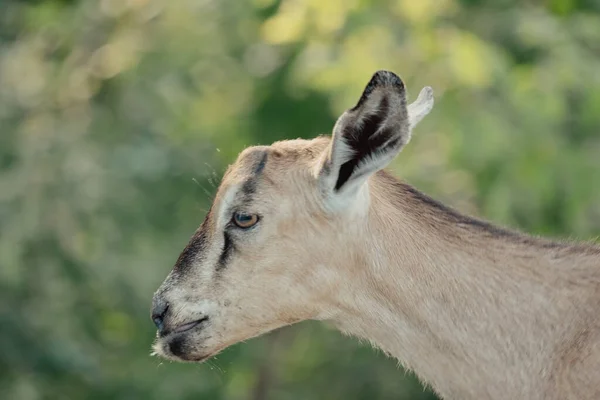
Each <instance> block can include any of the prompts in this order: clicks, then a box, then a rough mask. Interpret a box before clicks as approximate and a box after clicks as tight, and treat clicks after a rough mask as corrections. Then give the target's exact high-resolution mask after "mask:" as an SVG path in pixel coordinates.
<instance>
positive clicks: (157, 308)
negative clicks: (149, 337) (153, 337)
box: [152, 298, 169, 332]
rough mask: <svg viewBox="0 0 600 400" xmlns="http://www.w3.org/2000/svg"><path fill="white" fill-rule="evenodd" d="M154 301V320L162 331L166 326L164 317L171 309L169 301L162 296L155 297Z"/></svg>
mask: <svg viewBox="0 0 600 400" xmlns="http://www.w3.org/2000/svg"><path fill="white" fill-rule="evenodd" d="M153 303H154V304H153V305H152V321H154V325H156V328H157V329H158V331H159V332H162V331H163V329H164V327H165V325H164V319H165V315H166V314H167V311H168V310H169V303H167V302H166V301H165V300H164V299H162V298H158V299H157V298H154V301H153Z"/></svg>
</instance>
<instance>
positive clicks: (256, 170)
mask: <svg viewBox="0 0 600 400" xmlns="http://www.w3.org/2000/svg"><path fill="white" fill-rule="evenodd" d="M268 156H269V153H267V152H266V151H265V152H264V153H263V156H262V158H261V159H260V161H259V162H258V165H257V166H256V168H254V174H256V175H259V174H260V173H261V172H262V171H263V169H265V165H266V164H267V158H268Z"/></svg>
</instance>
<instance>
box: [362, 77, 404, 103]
mask: <svg viewBox="0 0 600 400" xmlns="http://www.w3.org/2000/svg"><path fill="white" fill-rule="evenodd" d="M386 86H387V87H393V88H395V89H396V90H404V82H402V79H400V77H399V76H398V75H396V74H395V73H393V72H391V71H385V70H380V71H377V72H375V73H374V74H373V76H372V77H371V80H370V81H369V83H367V86H366V87H365V90H364V91H363V94H362V96H360V99H359V100H358V103H357V104H356V106H354V108H352V110H355V109H357V108H358V107H360V106H361V105H362V103H363V102H364V101H365V100H366V99H367V98H368V97H369V95H370V94H371V92H373V90H375V89H376V88H378V87H386Z"/></svg>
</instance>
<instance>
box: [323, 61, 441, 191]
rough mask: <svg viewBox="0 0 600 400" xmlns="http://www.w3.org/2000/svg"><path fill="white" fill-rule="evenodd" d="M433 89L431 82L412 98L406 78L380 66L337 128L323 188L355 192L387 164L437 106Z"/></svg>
mask: <svg viewBox="0 0 600 400" xmlns="http://www.w3.org/2000/svg"><path fill="white" fill-rule="evenodd" d="M432 107H433V90H432V89H431V88H430V87H425V88H423V89H422V90H421V93H419V96H418V98H417V100H416V101H415V102H414V103H412V104H410V105H408V106H407V104H406V89H405V87H404V83H403V82H402V80H401V79H400V78H399V77H398V76H397V75H396V74H394V73H392V72H389V71H378V72H376V73H375V74H374V75H373V77H372V78H371V80H370V81H369V83H368V84H367V86H366V88H365V90H364V92H363V94H362V96H361V97H360V99H359V100H358V103H357V104H356V106H354V107H353V108H351V109H349V110H347V111H345V112H344V113H343V114H342V115H341V116H340V117H339V119H338V120H337V122H336V124H335V126H334V128H333V139H332V141H331V145H330V146H329V148H328V149H327V154H325V155H324V158H323V161H322V164H321V165H320V171H319V180H320V184H321V186H322V189H323V190H324V191H326V192H328V191H330V192H333V193H332V195H334V196H346V195H351V194H352V193H355V192H356V191H357V189H358V188H359V187H360V186H361V185H362V184H364V183H365V182H366V181H367V179H368V178H369V176H370V175H372V174H374V173H375V172H377V171H378V170H380V169H383V168H384V167H386V166H387V164H389V163H390V161H392V160H393V159H394V157H396V155H397V154H398V153H399V152H400V150H401V149H402V148H403V147H404V146H405V145H406V144H407V143H408V141H409V140H410V136H411V130H412V128H414V126H415V125H416V124H417V123H418V122H419V121H421V119H423V117H425V115H427V114H428V113H429V111H431V108H432Z"/></svg>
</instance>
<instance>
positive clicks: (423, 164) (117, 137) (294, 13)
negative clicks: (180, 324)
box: [0, 0, 600, 400]
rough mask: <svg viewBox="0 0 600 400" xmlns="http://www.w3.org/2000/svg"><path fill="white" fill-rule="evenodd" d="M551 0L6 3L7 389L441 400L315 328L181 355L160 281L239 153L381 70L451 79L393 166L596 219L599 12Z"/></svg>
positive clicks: (2, 112) (535, 216) (305, 127)
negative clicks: (160, 320)
mask: <svg viewBox="0 0 600 400" xmlns="http://www.w3.org/2000/svg"><path fill="white" fill-rule="evenodd" d="M544 4H545V6H541V5H538V6H535V5H533V4H532V3H531V2H529V3H528V4H523V3H522V2H517V1H510V0H505V1H491V0H487V1H486V0H468V1H467V0H421V1H409V0H406V1H391V0H389V1H386V0H382V1H376V0H333V1H326V2H325V1H320V0H302V1H293V0H282V1H275V0H252V1H232V0H223V1H214V0H193V1H191V0H172V1H169V2H167V1H160V0H127V1H126V0H101V1H94V0H80V1H74V0H71V1H66V0H62V1H58V0H57V1H41V0H39V1H28V2H24V1H16V0H13V1H10V0H5V1H2V3H1V5H0V226H1V227H2V228H1V230H0V326H1V328H0V371H1V373H0V398H2V399H19V400H29V399H138V398H139V399H165V398H172V399H192V398H194V399H248V398H253V399H262V398H271V399H289V400H293V399H306V398H310V399H341V398H344V399H371V398H394V399H433V398H434V396H433V395H432V394H431V393H430V392H428V391H423V389H422V388H421V387H420V386H419V384H418V383H417V381H416V379H415V378H414V377H413V376H412V375H410V374H404V373H403V372H401V371H399V370H398V367H397V365H396V362H395V361H394V360H391V359H388V358H386V357H385V356H384V355H382V354H380V353H379V352H377V351H373V350H372V349H371V348H370V347H369V346H366V345H361V344H358V343H357V342H356V341H355V340H354V339H349V338H345V337H342V336H341V335H339V334H338V333H336V332H334V331H332V330H330V329H327V328H326V327H324V326H323V325H321V324H314V323H303V324H300V325H298V326H295V327H291V328H287V329H284V330H281V331H278V332H275V333H273V334H271V335H268V336H266V337H263V338H259V339H253V340H251V341H249V342H247V343H244V344H241V345H236V346H234V347H232V348H231V349H228V350H227V351H225V352H224V353H223V354H222V355H220V356H219V357H217V359H216V360H214V361H211V362H210V363H209V364H205V365H200V366H194V365H183V364H172V363H162V362H161V361H160V360H158V359H156V358H152V357H150V356H149V353H150V344H151V342H152V339H153V336H154V329H153V326H152V323H151V321H150V318H149V308H150V301H151V297H152V293H153V291H154V290H155V289H156V288H157V287H158V285H159V284H160V282H161V281H162V280H163V278H164V277H165V276H166V274H167V272H168V271H169V269H170V266H171V265H172V264H173V262H174V260H175V259H176V257H177V255H178V253H179V251H180V250H181V249H182V248H183V246H184V244H185V243H186V241H187V239H188V237H189V236H190V235H191V233H192V232H193V231H194V229H195V228H196V227H197V225H198V224H199V223H200V222H201V220H202V219H203V216H204V212H205V210H206V208H207V207H208V205H209V203H210V201H211V196H212V194H214V191H215V185H216V184H217V183H218V181H219V179H220V176H221V174H222V172H223V170H224V168H225V166H226V165H227V163H230V162H232V161H233V159H234V157H235V156H236V154H237V153H238V152H239V151H240V150H241V149H242V148H244V147H245V146H247V145H251V144H259V143H260V144H268V143H270V142H273V141H275V140H280V139H284V138H295V137H312V136H315V135H316V134H319V133H325V132H327V131H329V130H330V129H331V127H332V125H333V122H334V121H335V118H336V116H337V115H338V114H339V113H340V112H341V111H342V110H343V109H345V108H347V107H350V106H352V105H353V104H354V102H355V101H356V99H357V97H358V95H359V94H360V91H361V90H362V88H363V86H364V84H365V83H366V82H367V80H368V79H369V77H370V75H371V74H372V73H373V72H374V71H375V70H377V69H382V68H386V69H391V70H394V71H395V72H397V73H399V74H400V75H401V76H402V77H403V78H404V80H405V81H406V83H407V86H408V88H409V89H410V90H411V94H413V95H416V93H418V90H419V89H420V88H421V87H422V86H424V85H431V86H432V87H433V88H434V90H435V94H436V107H435V108H434V110H433V112H432V114H430V116H429V117H428V118H427V119H426V120H425V121H424V122H423V123H422V124H421V125H419V127H418V129H417V132H416V133H415V138H414V139H413V141H412V142H411V144H410V146H408V147H407V149H406V150H405V151H403V153H402V155H401V156H400V157H398V159H397V160H396V161H395V163H394V165H393V166H392V170H394V172H395V173H396V174H398V175H400V176H402V177H403V178H404V179H406V180H408V181H410V182H411V183H413V184H415V185H416V186H418V187H419V188H421V189H423V190H424V191H426V192H428V193H429V194H432V195H434V196H435V197H437V198H439V199H440V200H443V201H445V202H447V203H449V204H452V205H453V206H455V207H457V208H459V209H460V210H462V211H463V212H467V213H472V214H478V215H482V216H485V217H487V218H488V219H491V220H493V221H495V222H496V223H500V224H504V225H511V226H514V227H520V228H521V229H523V230H527V231H530V232H534V233H539V234H548V235H553V236H558V237H567V236H568V237H577V238H582V239H585V238H590V237H593V236H594V235H598V233H599V232H600V207H598V204H600V185H597V184H596V183H597V182H598V177H599V176H600V157H598V154H600V135H599V130H600V112H598V110H600V74H599V73H598V71H600V57H599V56H598V54H600V47H599V43H600V7H599V6H598V3H597V2H594V1H588V0H552V1H548V2H545V3H544Z"/></svg>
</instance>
